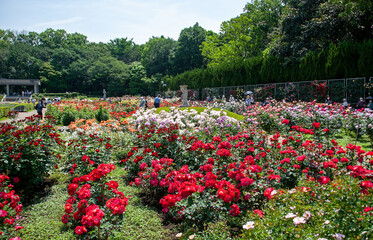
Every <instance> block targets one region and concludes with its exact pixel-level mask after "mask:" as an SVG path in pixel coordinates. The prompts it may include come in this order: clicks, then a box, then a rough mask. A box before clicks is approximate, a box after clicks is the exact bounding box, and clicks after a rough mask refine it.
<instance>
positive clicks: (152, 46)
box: [141, 36, 176, 76]
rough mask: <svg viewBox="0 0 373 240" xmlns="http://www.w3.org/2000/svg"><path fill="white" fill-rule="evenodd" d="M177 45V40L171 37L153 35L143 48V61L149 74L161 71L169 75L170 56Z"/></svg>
mask: <svg viewBox="0 0 373 240" xmlns="http://www.w3.org/2000/svg"><path fill="white" fill-rule="evenodd" d="M175 46H176V42H175V40H173V39H171V38H165V37H164V36H161V37H152V38H151V39H150V40H149V41H148V42H147V43H145V45H144V46H143V49H142V60H141V63H142V65H143V66H144V67H145V69H146V72H147V74H148V76H151V75H154V74H157V73H160V74H162V75H167V74H169V72H170V69H171V65H170V63H169V57H170V53H171V50H172V49H173V48H174V47H175Z"/></svg>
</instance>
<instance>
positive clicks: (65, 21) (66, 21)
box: [30, 17, 83, 28]
mask: <svg viewBox="0 0 373 240" xmlns="http://www.w3.org/2000/svg"><path fill="white" fill-rule="evenodd" d="M81 19H83V18H82V17H72V18H68V19H63V20H57V21H49V22H43V23H37V24H34V25H32V26H31V27H30V28H40V27H55V26H60V25H64V24H69V23H74V22H77V21H79V20H81Z"/></svg>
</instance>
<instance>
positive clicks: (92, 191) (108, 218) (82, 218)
mask: <svg viewBox="0 0 373 240" xmlns="http://www.w3.org/2000/svg"><path fill="white" fill-rule="evenodd" d="M114 169H115V166H114V165H113V164H100V165H98V167H97V168H96V169H94V170H92V171H91V172H90V173H89V174H87V175H83V176H81V177H76V178H74V179H73V181H72V183H71V184H70V185H69V186H68V193H69V195H70V197H69V199H68V200H67V201H66V204H65V213H66V214H65V215H63V216H62V222H63V223H64V224H68V225H69V226H70V227H72V228H74V229H75V234H76V235H78V236H82V237H84V239H107V238H108V237H109V236H110V235H111V234H112V233H113V230H114V229H115V228H116V227H117V226H118V225H119V224H121V222H122V220H123V213H124V211H125V210H126V206H127V204H128V199H127V198H126V197H125V196H124V195H123V193H122V192H120V191H118V183H117V182H115V181H109V182H107V181H106V180H105V178H106V177H107V175H108V174H109V173H110V172H111V171H112V170H114Z"/></svg>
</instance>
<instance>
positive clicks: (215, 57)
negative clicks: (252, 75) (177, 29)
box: [202, 0, 284, 67]
mask: <svg viewBox="0 0 373 240" xmlns="http://www.w3.org/2000/svg"><path fill="white" fill-rule="evenodd" d="M283 7H284V6H283V4H282V1H281V0H255V1H252V2H251V3H248V4H246V6H245V9H244V11H245V12H244V13H242V14H241V15H240V16H238V17H235V18H232V19H230V20H229V21H225V22H223V23H222V24H221V26H220V32H219V35H211V36H208V37H207V40H206V41H205V42H204V43H203V45H202V55H203V56H204V57H205V59H206V60H207V61H208V66H210V67H211V66H216V65H220V64H232V63H235V62H236V63H237V62H242V61H244V60H246V59H249V58H252V57H256V56H262V54H263V51H265V49H266V48H267V47H268V44H269V43H270V42H271V40H272V35H271V33H272V32H273V31H274V29H275V28H277V27H278V25H279V17H280V16H281V13H282V10H283Z"/></svg>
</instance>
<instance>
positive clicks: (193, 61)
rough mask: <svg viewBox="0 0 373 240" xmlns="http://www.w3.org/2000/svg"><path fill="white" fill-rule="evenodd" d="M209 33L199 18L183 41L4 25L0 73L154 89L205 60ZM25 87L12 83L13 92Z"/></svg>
mask: <svg viewBox="0 0 373 240" xmlns="http://www.w3.org/2000/svg"><path fill="white" fill-rule="evenodd" d="M207 33H208V32H207V31H206V30H205V29H203V28H202V27H200V26H199V25H198V23H196V24H195V25H194V26H193V27H189V28H185V29H183V30H182V31H181V33H180V38H179V40H178V41H175V40H173V39H170V38H165V37H163V36H161V37H152V38H151V39H149V41H148V42H147V43H146V44H143V45H137V44H136V43H134V42H133V40H132V39H127V38H116V39H114V40H111V41H110V42H109V43H101V42H100V43H93V42H88V41H87V37H86V36H84V35H82V34H79V33H67V32H66V31H65V30H63V29H58V30H54V29H47V30H45V31H44V32H42V33H40V34H38V33H36V32H28V33H17V32H12V31H9V30H0V78H11V79H16V78H21V79H23V78H26V79H27V78H36V79H41V81H42V91H44V92H66V91H68V92H72V91H74V92H81V93H86V94H93V95H102V92H103V89H105V90H106V91H107V93H108V96H121V95H125V94H132V95H136V94H141V95H147V94H155V92H156V91H158V90H160V82H161V81H162V78H164V76H166V75H169V74H176V73H182V72H184V71H186V70H191V69H194V68H199V67H201V66H203V57H202V54H201V52H200V51H199V46H200V45H201V44H202V42H203V41H204V40H205V37H206V34H207ZM3 88H5V87H3ZM22 90H26V88H25V87H23V88H22V87H17V86H14V87H13V92H21V91H22ZM28 90H30V89H28ZM0 91H2V92H5V89H2V90H0Z"/></svg>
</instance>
